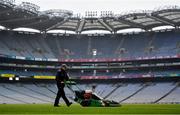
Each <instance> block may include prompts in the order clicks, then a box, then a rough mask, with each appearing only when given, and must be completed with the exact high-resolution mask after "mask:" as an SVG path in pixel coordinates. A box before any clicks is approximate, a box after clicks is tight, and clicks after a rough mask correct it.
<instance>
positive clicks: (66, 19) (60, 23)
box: [46, 18, 68, 31]
mask: <svg viewBox="0 0 180 115" xmlns="http://www.w3.org/2000/svg"><path fill="white" fill-rule="evenodd" d="M67 21H68V18H65V19H64V20H63V21H61V22H58V23H57V24H55V25H53V26H51V27H49V28H47V29H46V31H48V30H51V29H53V28H56V27H58V26H60V25H62V24H64V23H65V22H67Z"/></svg>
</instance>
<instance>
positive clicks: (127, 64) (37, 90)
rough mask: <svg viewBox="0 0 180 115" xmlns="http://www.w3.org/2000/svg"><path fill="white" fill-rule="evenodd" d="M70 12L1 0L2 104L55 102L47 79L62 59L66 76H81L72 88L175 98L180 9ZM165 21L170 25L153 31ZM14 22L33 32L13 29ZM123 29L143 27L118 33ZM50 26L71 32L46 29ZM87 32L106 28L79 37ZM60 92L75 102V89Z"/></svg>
mask: <svg viewBox="0 0 180 115" xmlns="http://www.w3.org/2000/svg"><path fill="white" fill-rule="evenodd" d="M72 15H73V13H72V12H71V11H68V10H47V11H39V6H37V5H35V4H32V3H29V2H23V3H22V4H20V5H15V4H14V0H0V26H4V27H5V29H2V30H0V82H1V83H0V103H2V104H6V103H26V104H32V103H34V104H36V103H53V101H54V98H55V95H56V92H57V88H56V84H55V83H54V82H52V81H54V76H55V74H56V71H57V69H58V68H59V66H60V65H61V64H62V63H66V64H68V65H69V66H70V69H69V74H70V77H71V78H72V79H73V80H75V81H76V80H77V81H78V82H79V81H80V83H78V84H77V86H79V87H80V88H81V89H84V90H86V89H92V90H93V91H94V92H95V93H97V94H98V95H100V96H101V97H103V98H105V99H109V100H114V101H117V102H120V103H180V97H179V95H180V88H179V76H180V71H179V65H180V60H179V58H180V55H179V53H180V40H179V38H180V29H179V25H180V16H179V15H180V8H178V7H168V8H167V9H161V10H157V11H152V12H143V13H142V12H140V13H132V14H131V13H130V14H126V15H120V16H111V17H108V16H105V17H98V18H97V17H91V18H82V19H81V18H80V17H72ZM167 25H168V26H172V27H173V29H164V30H157V31H154V30H153V29H154V28H155V27H158V26H167ZM19 27H25V28H33V29H37V30H39V32H29V31H27V32H24V31H14V30H15V28H19ZM129 28H130V29H131V28H139V29H142V31H141V32H132V33H118V31H119V30H122V29H129ZM55 29H58V30H64V31H66V30H68V31H74V33H75V34H69V33H66V32H65V33H55V34H53V33H50V32H49V31H51V30H55ZM88 30H107V31H109V32H110V33H109V34H102V33H95V34H82V32H85V31H88ZM41 80H42V81H43V82H42V81H41ZM83 80H84V81H83ZM86 80H87V81H86ZM91 80H92V81H93V80H95V82H94V83H92V81H91ZM96 80H97V81H100V82H97V81H96ZM108 80H110V82H108V83H107V82H106V83H103V82H104V81H108ZM111 80H112V81H113V80H115V81H116V82H112V81H111ZM138 80H140V81H141V82H139V81H138ZM153 80H154V81H153ZM27 81H28V82H27ZM34 81H36V83H34ZM45 81H46V82H45ZM47 81H48V82H47ZM152 81H153V82H152ZM163 81H166V82H163ZM82 82H83V83H82ZM89 82H91V83H89ZM93 87H94V88H93ZM65 90H66V93H67V96H68V98H70V99H71V101H73V95H74V94H73V92H72V91H71V90H70V89H68V88H67V87H66V88H65Z"/></svg>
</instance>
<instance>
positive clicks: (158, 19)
mask: <svg viewBox="0 0 180 115" xmlns="http://www.w3.org/2000/svg"><path fill="white" fill-rule="evenodd" d="M147 17H149V18H152V19H154V20H157V21H160V22H162V23H165V24H168V25H171V26H175V24H173V23H172V22H170V21H167V20H166V19H163V18H162V17H159V16H158V17H156V16H153V15H151V16H149V15H147Z"/></svg>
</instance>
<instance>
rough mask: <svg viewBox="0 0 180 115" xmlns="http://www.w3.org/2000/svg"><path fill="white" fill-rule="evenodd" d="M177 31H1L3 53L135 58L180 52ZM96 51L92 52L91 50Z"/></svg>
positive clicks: (52, 56)
mask: <svg viewBox="0 0 180 115" xmlns="http://www.w3.org/2000/svg"><path fill="white" fill-rule="evenodd" d="M179 37H180V34H179V33H178V32H174V31H170V32H154V33H140V34H132V35H116V36H114V35H104V36H88V35H69V36H53V35H47V36H46V37H45V36H43V35H41V34H38V33H37V34H22V33H21V34H20V33H15V32H11V34H10V33H9V32H6V31H1V32H0V39H1V41H0V54H6V55H16V56H24V57H37V58H57V59H60V58H68V59H69V58H70V59H71V58H73V59H80V58H81V59H82V58H118V57H122V58H136V57H153V56H173V55H176V54H178V53H179V47H180V43H179V40H178V38H179ZM93 50H96V51H97V55H96V56H93V55H92V54H93V53H92V51H93Z"/></svg>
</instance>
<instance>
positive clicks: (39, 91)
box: [23, 85, 54, 99]
mask: <svg viewBox="0 0 180 115" xmlns="http://www.w3.org/2000/svg"><path fill="white" fill-rule="evenodd" d="M23 87H24V88H25V89H28V90H30V91H32V92H34V93H37V94H39V95H42V96H45V97H47V98H50V99H54V97H53V96H50V94H49V92H47V91H45V90H42V89H41V88H38V87H36V88H32V87H28V86H24V85H23ZM36 89H37V90H36Z"/></svg>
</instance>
